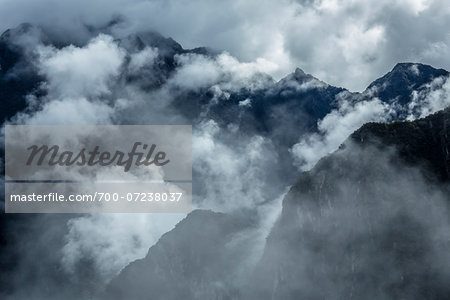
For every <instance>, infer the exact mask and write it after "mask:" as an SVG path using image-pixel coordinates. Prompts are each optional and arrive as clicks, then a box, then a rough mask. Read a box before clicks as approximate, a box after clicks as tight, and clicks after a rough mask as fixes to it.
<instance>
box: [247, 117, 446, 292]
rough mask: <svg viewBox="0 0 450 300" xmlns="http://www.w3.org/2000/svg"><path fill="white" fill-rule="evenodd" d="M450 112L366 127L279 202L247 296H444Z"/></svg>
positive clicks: (315, 168) (301, 177) (310, 172)
mask: <svg viewBox="0 0 450 300" xmlns="http://www.w3.org/2000/svg"><path fill="white" fill-rule="evenodd" d="M449 124H450V109H447V110H445V111H441V112H439V113H437V114H434V115H431V116H429V117H427V118H425V119H422V120H417V121H414V122H397V123H394V124H374V123H371V124H366V125H364V126H363V127H362V128H361V129H359V130H358V131H356V132H355V133H354V134H352V136H351V137H350V138H349V140H348V141H347V142H346V143H344V145H343V146H342V147H341V149H339V150H338V151H336V152H335V153H333V154H332V155H330V156H328V157H326V158H324V159H322V160H321V161H320V162H319V163H318V164H317V165H316V166H315V167H314V168H313V169H312V170H311V171H309V172H305V173H303V174H302V175H301V176H300V178H299V180H298V181H297V183H296V184H295V185H294V186H293V187H292V188H291V191H290V192H289V194H288V195H287V196H286V198H285V200H284V202H283V211H282V215H281V217H280V219H279V220H278V222H277V224H276V225H275V227H274V228H273V229H272V232H271V234H270V236H269V238H268V241H267V245H266V252H265V254H264V257H263V259H262V261H261V262H260V264H259V266H258V267H257V269H256V271H255V273H254V274H255V275H254V278H253V279H252V283H251V285H250V288H249V291H250V292H249V295H248V297H249V298H257V299H352V298H354V299H447V298H448V297H450V288H449V287H448V284H446V282H448V281H449V280H450V273H449V272H448V271H447V270H448V267H449V266H450V260H449V259H450V257H449V255H448V253H449V250H450V244H449V237H450V235H449V231H448V228H449V227H448V226H449V224H450V223H449V221H450V219H449V217H448V212H449V210H448V205H449V203H450V202H449V201H450V197H449V196H448V195H449V191H450V189H449V185H448V183H449V176H448V175H449V173H448V169H449V166H450V160H449V152H448V148H449V146H450V139H449V134H450V129H449V126H448V125H449Z"/></svg>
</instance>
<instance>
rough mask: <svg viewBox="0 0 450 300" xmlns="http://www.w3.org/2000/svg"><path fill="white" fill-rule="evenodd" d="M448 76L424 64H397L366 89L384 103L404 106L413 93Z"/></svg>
mask: <svg viewBox="0 0 450 300" xmlns="http://www.w3.org/2000/svg"><path fill="white" fill-rule="evenodd" d="M448 75H449V72H448V71H446V70H444V69H435V68H433V67H431V66H428V65H424V64H416V63H399V64H397V65H395V67H394V68H393V69H392V71H390V72H389V73H387V74H386V75H384V76H383V77H381V78H379V79H377V80H375V81H374V82H372V83H371V84H370V85H369V87H368V88H367V89H368V90H372V91H373V92H374V93H373V95H374V96H376V97H379V98H380V99H381V100H382V101H384V102H387V103H392V102H397V103H398V104H400V105H405V104H408V102H409V101H410V100H411V93H412V92H413V91H419V92H420V90H421V89H423V88H424V86H425V85H427V84H429V83H431V82H432V81H433V80H434V79H436V78H439V77H442V76H444V77H447V76H448Z"/></svg>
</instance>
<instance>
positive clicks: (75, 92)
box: [38, 34, 142, 98]
mask: <svg viewBox="0 0 450 300" xmlns="http://www.w3.org/2000/svg"><path fill="white" fill-rule="evenodd" d="M38 53H39V57H40V61H39V63H40V66H39V68H40V71H41V72H42V74H43V75H44V76H45V77H46V78H47V79H48V86H47V88H48V90H49V93H50V94H51V96H52V97H55V98H56V97H58V98H66V97H79V96H81V95H82V96H85V97H91V96H92V97H98V96H100V95H102V94H108V93H110V90H109V87H108V83H109V81H110V80H111V79H112V78H113V77H114V76H117V75H118V74H119V68H120V66H121V64H122V62H123V59H124V56H125V53H124V51H123V50H122V49H120V48H119V47H118V46H117V44H116V43H114V42H113V39H112V37H111V36H108V35H103V34H101V35H99V36H97V37H96V38H94V39H92V40H91V41H90V42H89V44H87V45H86V46H85V47H82V48H80V47H75V46H72V45H70V46H67V47H65V48H62V49H56V48H54V47H52V46H46V47H45V46H41V47H39V48H38ZM133 59H134V60H133ZM133 59H132V66H133V67H135V65H136V59H139V58H136V56H133ZM141 60H142V59H141Z"/></svg>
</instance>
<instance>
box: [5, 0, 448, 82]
mask: <svg viewBox="0 0 450 300" xmlns="http://www.w3.org/2000/svg"><path fill="white" fill-rule="evenodd" d="M0 6H1V7H2V9H1V10H0V20H1V21H0V30H5V29H6V28H8V27H13V26H16V25H17V24H19V23H20V22H25V21H26V22H34V23H38V24H40V25H44V26H46V27H48V28H52V30H53V31H54V33H55V34H60V35H63V33H64V35H67V33H68V32H71V33H72V35H73V36H74V37H76V38H78V39H79V40H83V41H84V40H86V38H87V37H88V36H89V35H88V29H89V28H90V27H86V26H85V25H86V24H87V25H93V26H105V25H106V24H107V23H108V22H109V21H111V19H112V18H114V17H117V16H118V15H122V16H123V19H124V20H125V22H124V23H123V24H121V25H119V26H116V29H115V30H116V31H118V32H123V33H125V32H131V31H135V30H137V29H139V30H141V29H153V30H156V31H159V32H161V33H162V34H163V35H166V36H171V37H173V38H174V39H175V40H177V41H179V42H181V43H182V44H183V46H185V47H195V46H200V45H205V46H210V47H213V48H216V49H220V50H226V51H229V52H230V53H231V54H232V55H235V56H237V57H238V58H239V59H240V60H243V61H249V60H254V59H256V58H258V57H261V58H265V59H267V60H268V61H270V62H273V63H275V64H276V65H277V68H274V69H273V70H272V71H271V74H272V75H274V76H275V77H280V76H282V75H285V74H287V73H288V72H290V71H292V70H293V69H294V68H295V67H296V66H300V67H301V68H303V69H305V70H306V71H308V72H309V73H312V74H314V75H316V76H317V77H319V78H321V79H323V80H325V81H327V82H328V83H331V84H335V85H340V86H345V87H348V88H350V89H353V90H355V89H356V90H362V89H364V88H365V87H366V86H367V84H368V83H369V82H370V81H371V80H373V79H374V78H376V77H378V76H379V75H381V74H383V73H385V72H386V71H388V70H389V69H390V68H392V66H393V65H394V64H395V63H397V62H399V61H417V62H423V63H429V64H432V65H434V66H436V67H444V68H447V69H448V68H450V62H449V61H448V60H447V59H446V58H447V57H448V56H449V54H450V46H449V45H450V38H449V29H448V28H450V26H449V25H450V11H449V9H448V5H446V2H445V1H442V0H431V1H426V0H397V1H384V0H383V1H375V0H368V1H361V2H355V1H347V0H341V1H340V0H321V1H320V0H317V1H287V0H279V1H238V0H236V1H226V2H224V1H204V0H194V1H185V0H180V1H160V0H153V1H139V0H128V1H125V0H113V1H105V0H100V1H94V2H93V1H65V2H60V1H51V0H43V1H28V0H19V1H10V0H1V1H0ZM355 78H358V80H354V79H355Z"/></svg>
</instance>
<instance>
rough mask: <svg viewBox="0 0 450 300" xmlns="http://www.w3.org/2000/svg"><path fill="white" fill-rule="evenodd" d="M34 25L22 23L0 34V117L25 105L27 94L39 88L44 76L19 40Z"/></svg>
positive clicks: (7, 117) (3, 118) (7, 116)
mask: <svg viewBox="0 0 450 300" xmlns="http://www.w3.org/2000/svg"><path fill="white" fill-rule="evenodd" d="M34 29H35V28H34V27H32V26H31V25H29V24H23V25H21V26H19V27H18V28H15V29H13V30H7V31H5V32H4V33H3V34H2V35H1V36H0V106H1V109H0V118H1V120H5V119H9V118H10V117H12V116H13V115H15V114H16V113H17V112H18V111H21V110H23V109H25V107H26V99H25V97H26V95H28V94H30V93H31V92H33V91H35V92H37V89H38V88H39V84H40V82H41V81H42V80H43V78H42V77H41V76H39V75H38V73H37V70H36V68H35V66H34V65H33V64H32V62H31V60H30V59H29V57H27V54H26V53H25V49H24V48H23V47H22V46H21V45H19V44H18V42H20V41H21V39H22V38H23V37H24V36H26V35H27V34H28V33H30V31H33V30H34Z"/></svg>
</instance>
